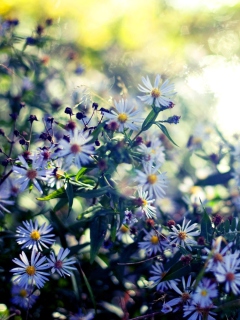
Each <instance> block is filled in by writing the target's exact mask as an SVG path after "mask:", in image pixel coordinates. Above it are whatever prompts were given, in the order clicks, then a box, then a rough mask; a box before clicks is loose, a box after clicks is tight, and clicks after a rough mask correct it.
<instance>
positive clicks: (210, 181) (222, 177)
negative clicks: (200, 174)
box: [195, 171, 232, 186]
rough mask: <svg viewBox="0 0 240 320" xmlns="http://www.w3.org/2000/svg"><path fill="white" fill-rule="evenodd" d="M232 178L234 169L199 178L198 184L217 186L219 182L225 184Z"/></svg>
mask: <svg viewBox="0 0 240 320" xmlns="http://www.w3.org/2000/svg"><path fill="white" fill-rule="evenodd" d="M230 179H232V171H228V172H225V173H215V174H212V175H210V176H208V177H207V178H206V179H201V180H198V181H197V182H196V183H195V185H196V186H215V185H217V184H225V183H227V182H228V181H229V180H230Z"/></svg>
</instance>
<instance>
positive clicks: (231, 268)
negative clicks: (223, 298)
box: [215, 252, 240, 295]
mask: <svg viewBox="0 0 240 320" xmlns="http://www.w3.org/2000/svg"><path fill="white" fill-rule="evenodd" d="M238 256H239V252H237V254H236V253H234V254H229V255H227V256H225V257H224V262H225V263H224V264H222V265H219V266H218V268H217V269H216V271H215V277H216V279H217V281H218V282H220V283H222V282H225V291H226V292H227V293H228V292H229V291H230V290H232V292H233V293H234V294H235V295H238V294H239V293H240V273H237V270H239V269H240V259H239V258H238Z"/></svg>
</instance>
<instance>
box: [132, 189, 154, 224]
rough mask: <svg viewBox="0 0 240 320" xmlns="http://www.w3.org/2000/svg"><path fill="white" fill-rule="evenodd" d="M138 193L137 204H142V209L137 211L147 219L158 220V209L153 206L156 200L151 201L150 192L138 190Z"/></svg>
mask: <svg viewBox="0 0 240 320" xmlns="http://www.w3.org/2000/svg"><path fill="white" fill-rule="evenodd" d="M137 191H138V198H135V200H136V203H137V204H140V207H139V208H138V209H137V210H139V211H141V212H142V214H143V215H144V216H145V217H147V219H153V218H156V208H155V207H154V206H152V203H153V202H154V201H155V199H151V198H150V197H149V196H148V191H143V189H142V188H138V189H137Z"/></svg>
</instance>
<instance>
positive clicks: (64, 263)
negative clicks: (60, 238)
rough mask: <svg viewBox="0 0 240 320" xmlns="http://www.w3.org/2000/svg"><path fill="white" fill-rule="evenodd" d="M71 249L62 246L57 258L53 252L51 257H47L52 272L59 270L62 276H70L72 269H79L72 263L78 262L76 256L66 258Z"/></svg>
mask: <svg viewBox="0 0 240 320" xmlns="http://www.w3.org/2000/svg"><path fill="white" fill-rule="evenodd" d="M69 252H70V250H69V249H65V250H64V249H63V248H60V250H59V253H58V255H57V258H56V257H55V254H54V253H53V252H51V255H50V259H48V258H47V260H48V263H49V268H52V269H51V272H52V273H54V272H57V273H58V274H59V275H60V276H61V277H65V275H67V276H70V275H71V274H72V270H77V269H76V268H75V267H72V266H71V265H72V264H74V263H76V261H75V259H74V258H66V257H67V255H68V254H69Z"/></svg>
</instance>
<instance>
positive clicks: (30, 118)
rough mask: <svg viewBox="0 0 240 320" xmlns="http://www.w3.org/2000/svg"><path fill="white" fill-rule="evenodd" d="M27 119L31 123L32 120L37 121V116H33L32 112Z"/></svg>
mask: <svg viewBox="0 0 240 320" xmlns="http://www.w3.org/2000/svg"><path fill="white" fill-rule="evenodd" d="M28 121H30V122H31V123H33V121H38V119H37V116H35V115H34V114H31V115H30V116H29V118H28Z"/></svg>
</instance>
